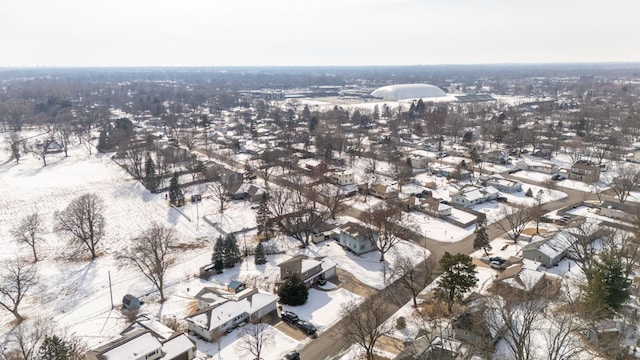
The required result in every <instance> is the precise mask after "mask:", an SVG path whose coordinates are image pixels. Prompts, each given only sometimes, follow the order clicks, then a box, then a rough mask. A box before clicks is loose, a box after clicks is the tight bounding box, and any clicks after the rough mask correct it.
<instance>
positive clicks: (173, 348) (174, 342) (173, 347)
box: [162, 334, 195, 359]
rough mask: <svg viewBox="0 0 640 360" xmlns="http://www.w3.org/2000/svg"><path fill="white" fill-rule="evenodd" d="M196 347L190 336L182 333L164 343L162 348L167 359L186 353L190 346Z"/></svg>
mask: <svg viewBox="0 0 640 360" xmlns="http://www.w3.org/2000/svg"><path fill="white" fill-rule="evenodd" d="M193 347H195V345H193V343H192V342H191V340H189V337H187V335H185V334H180V335H178V336H176V337H174V338H173V339H171V340H169V341H167V342H165V343H164V344H162V350H163V351H164V353H165V355H164V358H165V359H174V358H176V357H178V355H180V354H184V353H185V352H186V351H188V350H189V349H190V348H193Z"/></svg>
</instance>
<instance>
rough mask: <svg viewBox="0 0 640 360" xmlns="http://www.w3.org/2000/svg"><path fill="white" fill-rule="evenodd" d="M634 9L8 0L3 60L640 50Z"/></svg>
mask: <svg viewBox="0 0 640 360" xmlns="http://www.w3.org/2000/svg"><path fill="white" fill-rule="evenodd" d="M638 10H640V1H638V0H606V1H605V0H599V1H593V0H180V1H178V0H173V1H163V0H0V67H2V66H228V65H238V66H245V65H248V66H251V65H257V66H263V65H264V66H266V65H415V64H476V63H537V62H600V61H640V28H639V26H638V20H637V17H638V16H639V12H638Z"/></svg>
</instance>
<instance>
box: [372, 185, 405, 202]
mask: <svg viewBox="0 0 640 360" xmlns="http://www.w3.org/2000/svg"><path fill="white" fill-rule="evenodd" d="M369 193H370V194H371V195H373V196H375V197H378V198H380V199H383V200H386V199H392V198H395V197H397V196H398V184H397V183H389V184H373V185H371V186H370V187H369Z"/></svg>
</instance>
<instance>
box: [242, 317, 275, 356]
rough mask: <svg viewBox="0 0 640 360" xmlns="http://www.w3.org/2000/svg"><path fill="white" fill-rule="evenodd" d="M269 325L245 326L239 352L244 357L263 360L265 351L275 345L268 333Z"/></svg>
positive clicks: (255, 324) (253, 324) (254, 324)
mask: <svg viewBox="0 0 640 360" xmlns="http://www.w3.org/2000/svg"><path fill="white" fill-rule="evenodd" d="M268 329H269V325H267V324H265V323H252V324H247V325H245V326H244V327H243V328H242V330H241V333H240V335H239V336H240V342H239V344H238V345H236V347H237V350H238V351H239V352H240V354H242V355H244V356H253V358H254V359H257V360H260V359H262V357H261V355H262V353H263V352H264V350H265V349H266V348H268V347H270V346H272V345H273V344H274V343H273V337H272V335H271V334H269V333H268V332H267V330H268Z"/></svg>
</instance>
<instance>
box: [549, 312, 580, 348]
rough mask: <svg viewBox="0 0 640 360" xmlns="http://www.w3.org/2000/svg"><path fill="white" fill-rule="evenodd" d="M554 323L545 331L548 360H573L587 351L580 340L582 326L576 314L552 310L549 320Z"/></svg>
mask: <svg viewBox="0 0 640 360" xmlns="http://www.w3.org/2000/svg"><path fill="white" fill-rule="evenodd" d="M548 320H549V321H552V322H553V323H554V326H550V327H549V328H548V329H547V331H543V334H544V338H545V342H546V345H547V346H546V353H547V360H571V359H575V358H577V357H578V356H579V355H580V354H581V353H583V352H584V351H585V348H584V346H583V345H582V342H581V339H580V338H579V334H580V331H581V330H582V326H581V324H580V321H579V320H578V318H577V317H576V316H575V314H571V313H568V312H566V311H564V310H562V309H556V310H552V313H551V317H550V318H549V319H548Z"/></svg>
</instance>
